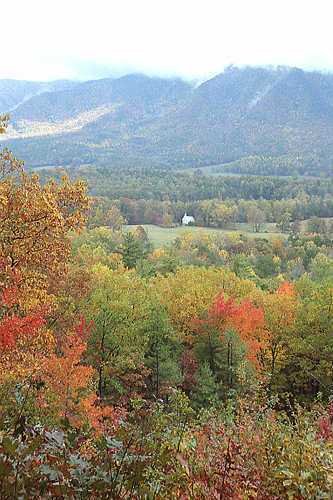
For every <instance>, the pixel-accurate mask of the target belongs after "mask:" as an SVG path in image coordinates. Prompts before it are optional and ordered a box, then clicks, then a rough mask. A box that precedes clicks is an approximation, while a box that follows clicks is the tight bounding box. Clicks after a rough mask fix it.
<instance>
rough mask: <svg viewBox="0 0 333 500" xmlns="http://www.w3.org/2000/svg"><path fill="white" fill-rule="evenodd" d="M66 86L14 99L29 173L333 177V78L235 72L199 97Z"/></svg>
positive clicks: (171, 86)
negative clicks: (156, 170)
mask: <svg viewBox="0 0 333 500" xmlns="http://www.w3.org/2000/svg"><path fill="white" fill-rule="evenodd" d="M19 83H20V82H15V84H13V85H14V87H15V85H16V86H19V85H18V84H19ZM21 83H22V88H23V87H24V85H23V84H26V85H27V84H28V83H29V82H21ZM30 84H31V82H30ZM6 85H7V87H6ZM6 85H4V84H3V83H2V82H1V81H0V103H1V102H2V101H4V100H5V99H7V102H9V97H8V96H9V92H8V84H6ZM31 85H32V84H31ZM35 85H38V84H35ZM53 85H55V83H53ZM58 85H60V87H61V84H60V83H59V84H58ZM63 85H64V87H62V88H59V87H54V88H53V91H47V92H45V91H43V93H40V92H41V91H40V90H39V91H38V89H37V87H36V88H35V90H34V95H33V96H31V97H30V98H29V94H28V90H29V86H27V87H26V90H25V94H24V93H23V91H22V92H21V94H19V92H18V91H17V92H16V96H17V97H16V101H18V100H19V98H20V99H21V103H20V104H13V103H12V104H11V107H12V108H13V107H15V106H16V107H15V109H14V111H13V112H12V113H11V115H12V124H11V128H10V130H9V134H8V136H7V141H6V142H7V143H8V144H10V145H11V147H12V148H13V149H14V150H15V152H16V153H17V155H18V156H21V157H23V158H26V159H27V160H28V162H29V163H30V164H31V165H35V166H36V165H38V166H40V165H57V164H65V165H68V164H73V165H77V164H82V163H96V164H104V165H108V166H110V168H118V167H121V166H123V165H126V166H131V165H133V166H136V165H146V166H149V165H156V166H158V165H161V166H168V167H183V166H205V165H213V164H226V163H228V166H227V167H226V171H235V172H240V173H257V171H258V172H260V173H261V174H262V173H265V169H266V168H267V173H273V174H275V173H278V174H279V175H283V174H284V173H285V174H288V175H290V174H292V175H293V174H297V173H301V174H308V175H318V174H321V175H325V174H330V173H331V170H332V169H331V167H332V164H333V75H330V74H321V73H316V72H304V71H302V70H299V69H297V68H277V69H269V68H242V69H239V68H234V67H231V68H228V69H227V70H226V71H225V72H224V73H222V74H220V75H217V76H216V77H214V78H212V79H210V80H208V81H206V82H204V83H203V84H201V85H200V86H198V87H197V88H194V87H193V86H191V85H190V84H189V83H186V82H183V81H181V80H179V79H162V78H150V77H147V76H144V75H128V76H125V77H122V78H117V79H103V80H96V81H89V82H84V83H80V84H73V83H67V84H64V83H63ZM4 87H5V88H7V90H6V91H2V88H4ZM9 87H10V85H9ZM14 87H13V88H14ZM32 90H33V89H32V87H31V92H32ZM12 93H13V94H14V90H13V92H12ZM23 94H24V96H25V97H24V96H23V97H22V95H23ZM3 96H7V97H6V98H4V97H3ZM1 109H2V110H4V111H5V109H4V108H3V105H2V107H1ZM240 161H241V163H240ZM222 169H223V167H222Z"/></svg>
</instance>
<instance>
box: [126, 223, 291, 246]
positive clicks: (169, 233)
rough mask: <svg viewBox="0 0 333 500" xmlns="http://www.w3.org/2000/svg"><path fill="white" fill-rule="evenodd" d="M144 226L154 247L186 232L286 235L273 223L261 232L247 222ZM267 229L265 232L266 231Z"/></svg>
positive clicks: (132, 227) (263, 235)
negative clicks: (227, 226)
mask: <svg viewBox="0 0 333 500" xmlns="http://www.w3.org/2000/svg"><path fill="white" fill-rule="evenodd" d="M135 227H136V226H135V225H131V226H126V229H127V230H131V229H135ZM143 227H144V228H145V230H146V232H147V234H148V237H149V239H150V241H151V242H152V243H153V245H154V246H155V247H160V246H163V245H166V244H167V243H171V242H172V241H174V240H175V239H176V238H177V237H178V236H181V235H183V234H186V233H194V234H202V233H208V234H246V236H248V237H249V238H268V239H269V238H273V237H279V236H280V237H282V238H285V237H286V236H285V235H284V234H282V233H279V232H277V231H276V228H275V224H265V225H264V230H265V232H262V233H253V232H252V230H251V228H250V226H249V225H248V224H241V223H239V224H235V229H213V228H209V227H196V226H192V227H184V226H178V227H172V228H164V227H159V226H153V225H151V224H146V225H143ZM266 231H267V232H266Z"/></svg>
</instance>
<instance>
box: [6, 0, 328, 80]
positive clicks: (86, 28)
mask: <svg viewBox="0 0 333 500" xmlns="http://www.w3.org/2000/svg"><path fill="white" fill-rule="evenodd" d="M0 9H1V10H0V11H1V50H0V57H1V60H0V78H16V79H26V80H52V79H62V78H69V79H79V80H86V79H93V78H101V77H108V76H119V75H121V74H126V73H130V72H142V73H146V74H151V75H161V76H180V77H183V78H186V79H192V80H193V79H199V80H200V79H205V78H207V77H210V76H212V75H214V74H217V73H219V72H221V71H223V69H224V68H225V67H226V66H229V65H231V64H234V65H273V66H275V65H286V66H297V67H301V68H304V69H319V70H324V71H333V35H332V19H333V1H332V0H316V1H313V0H289V1H286V0H89V1H88V0H0Z"/></svg>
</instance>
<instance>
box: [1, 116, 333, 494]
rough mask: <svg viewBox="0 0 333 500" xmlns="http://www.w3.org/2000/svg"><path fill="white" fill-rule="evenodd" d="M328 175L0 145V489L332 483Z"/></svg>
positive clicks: (262, 490)
mask: <svg viewBox="0 0 333 500" xmlns="http://www.w3.org/2000/svg"><path fill="white" fill-rule="evenodd" d="M7 127H8V120H7V118H6V117H3V118H2V119H1V127H0V132H5V130H6V128H7ZM332 191H333V187H332V183H331V181H329V180H327V181H325V180H323V179H303V178H297V179H287V178H286V179H280V178H279V177H276V178H269V179H268V178H266V177H252V178H249V179H248V180H247V181H241V180H240V178H238V177H233V176H230V177H214V176H208V175H207V176H206V175H204V174H203V172H201V171H196V172H195V173H194V174H193V175H192V174H191V175H190V174H188V173H187V172H178V173H177V172H176V173H174V172H173V173H170V172H169V173H168V174H166V173H165V172H163V171H161V170H159V169H157V170H150V171H149V172H147V171H146V170H144V169H143V170H142V169H141V170H139V171H137V172H136V175H133V172H132V173H131V172H126V169H123V171H122V174H121V175H120V174H119V173H116V172H112V171H111V172H109V174H108V175H107V174H106V171H105V170H103V168H101V169H95V170H94V169H90V170H89V171H87V172H86V171H85V170H84V168H82V169H76V170H75V171H73V172H71V171H65V172H63V171H61V170H58V171H55V170H52V169H49V170H41V171H40V175H37V174H36V173H35V172H34V171H32V170H29V168H28V167H25V165H24V163H23V162H22V161H21V160H20V159H17V158H16V157H15V156H14V154H13V153H12V152H11V151H10V150H9V149H7V148H4V149H2V151H1V155H0V379H1V384H0V498H1V499H2V500H7V499H8V500H9V499H47V498H60V499H97V498H102V499H228V498H229V499H255V498H257V499H267V500H268V499H269V500H272V499H280V498H288V499H312V498H313V499H314V498H316V499H317V498H318V499H319V498H323V499H324V498H332V494H333V400H332V399H331V398H332V391H333V379H332V377H333V372H332V366H333V337H332V329H333V257H332V256H333V236H332V232H333V229H332V224H331V217H332V216H333V205H332V202H331V196H332ZM186 211H188V212H189V213H193V214H194V215H195V219H196V221H197V222H196V223H197V224H198V225H199V226H205V227H209V228H212V227H213V228H217V229H223V231H221V232H217V231H216V232H205V231H204V230H202V231H197V232H190V231H188V232H186V233H184V234H180V235H179V236H177V237H176V238H175V239H174V240H173V241H172V242H171V243H169V244H167V245H163V244H162V245H157V244H156V243H155V244H153V242H152V241H151V240H150V238H149V234H148V233H147V230H146V226H145V225H146V224H155V225H159V226H161V227H165V228H168V227H173V226H175V225H176V224H179V221H180V218H181V217H182V215H183V214H184V212H186ZM242 224H243V225H244V224H248V226H247V228H248V230H247V231H240V232H238V233H236V232H235V231H231V232H230V233H229V232H228V228H229V229H230V228H231V229H234V228H235V227H236V228H237V227H245V226H242ZM267 224H270V226H269V227H273V226H274V227H273V229H272V231H273V235H271V234H270V235H269V236H267V235H265V233H264V231H265V227H266V226H265V225H267Z"/></svg>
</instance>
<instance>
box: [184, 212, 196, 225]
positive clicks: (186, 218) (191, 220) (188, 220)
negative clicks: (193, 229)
mask: <svg viewBox="0 0 333 500" xmlns="http://www.w3.org/2000/svg"><path fill="white" fill-rule="evenodd" d="M194 223H195V219H194V217H192V215H187V213H186V212H185V213H184V217H183V218H182V224H183V226H188V225H189V224H194Z"/></svg>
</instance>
